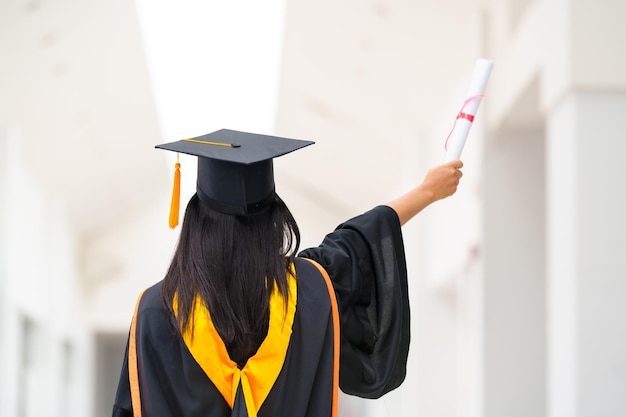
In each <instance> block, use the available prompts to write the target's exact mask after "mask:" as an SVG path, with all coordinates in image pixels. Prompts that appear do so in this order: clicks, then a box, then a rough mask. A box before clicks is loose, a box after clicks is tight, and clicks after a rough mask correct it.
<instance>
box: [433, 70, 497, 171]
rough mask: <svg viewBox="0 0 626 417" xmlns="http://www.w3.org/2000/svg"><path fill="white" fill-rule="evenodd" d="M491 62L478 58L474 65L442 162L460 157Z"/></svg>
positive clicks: (485, 83) (485, 84) (481, 95)
mask: <svg viewBox="0 0 626 417" xmlns="http://www.w3.org/2000/svg"><path fill="white" fill-rule="evenodd" d="M492 68H493V62H492V61H489V60H487V59H482V58H481V59H479V60H478V61H476V65H475V66H474V73H473V75H472V80H471V82H470V86H469V88H468V90H467V94H466V96H465V97H466V98H465V100H464V102H463V106H462V107H461V110H460V111H459V114H458V115H457V117H456V120H455V121H454V126H453V127H452V131H451V132H450V134H449V135H448V139H447V140H446V156H445V159H444V162H449V161H454V160H456V159H459V158H460V157H461V152H462V151H463V147H464V146H465V141H466V140H467V136H468V135H469V131H470V128H471V127H472V123H473V122H474V116H476V113H477V112H478V107H479V106H480V101H481V99H482V97H483V93H484V91H485V87H486V86H487V80H488V79H489V75H490V74H491V69H492Z"/></svg>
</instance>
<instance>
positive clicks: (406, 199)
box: [387, 185, 435, 226]
mask: <svg viewBox="0 0 626 417" xmlns="http://www.w3.org/2000/svg"><path fill="white" fill-rule="evenodd" d="M434 201H435V195H434V193H433V192H432V191H430V190H428V189H427V188H425V187H424V186H423V185H419V186H417V187H415V188H414V189H412V190H411V191H409V192H408V193H406V194H404V195H402V196H400V197H398V198H396V199H395V200H393V201H390V202H389V203H387V206H389V207H391V208H392V209H393V210H394V211H395V212H396V214H397V215H398V219H399V220H400V225H401V226H404V225H405V224H406V223H407V222H408V221H409V220H411V219H412V218H413V217H415V215H417V214H418V213H419V212H420V211H422V210H424V209H425V208H426V207H428V206H429V205H430V204H431V203H433V202H434Z"/></svg>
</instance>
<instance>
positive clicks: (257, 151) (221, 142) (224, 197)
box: [156, 129, 314, 215]
mask: <svg viewBox="0 0 626 417" xmlns="http://www.w3.org/2000/svg"><path fill="white" fill-rule="evenodd" d="M313 143H314V142H312V141H307V140H297V139H288V138H281V137H276V136H268V135H260V134H256V133H246V132H238V131H235V130H228V129H222V130H218V131H216V132H213V133H209V134H207V135H203V136H198V137H195V138H191V139H182V140H179V141H177V142H171V143H165V144H162V145H157V146H156V147H157V148H159V149H166V150H169V151H174V152H180V153H185V154H189V155H194V156H197V157H198V178H197V183H196V192H197V194H198V197H199V198H200V200H201V201H202V202H203V203H205V204H207V205H208V206H210V207H211V208H213V209H214V210H216V211H218V212H221V213H225V214H233V215H247V214H252V213H256V212H258V211H261V210H262V209H263V208H265V207H267V206H268V205H269V204H270V203H271V202H272V201H273V200H274V196H275V192H274V166H273V161H272V160H273V158H276V157H279V156H281V155H285V154H287V153H289V152H293V151H295V150H297V149H300V148H303V147H305V146H308V145H311V144H313Z"/></svg>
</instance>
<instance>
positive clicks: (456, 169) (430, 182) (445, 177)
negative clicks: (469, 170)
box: [420, 160, 463, 202]
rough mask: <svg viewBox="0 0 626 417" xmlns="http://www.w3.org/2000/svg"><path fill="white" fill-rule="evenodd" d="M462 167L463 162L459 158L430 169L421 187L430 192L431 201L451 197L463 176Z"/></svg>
mask: <svg viewBox="0 0 626 417" xmlns="http://www.w3.org/2000/svg"><path fill="white" fill-rule="evenodd" d="M461 168H463V162H461V161H459V160H456V161H450V162H448V163H446V164H443V165H439V166H436V167H434V168H432V169H430V170H429V171H428V173H427V174H426V177H425V178H424V181H423V182H422V184H421V185H420V188H422V189H423V190H425V191H426V192H428V193H429V195H430V196H431V197H432V200H431V202H435V201H437V200H441V199H443V198H446V197H449V196H451V195H452V194H454V193H455V192H456V189H457V187H458V185H459V180H460V179H461V177H462V176H463V172H461Z"/></svg>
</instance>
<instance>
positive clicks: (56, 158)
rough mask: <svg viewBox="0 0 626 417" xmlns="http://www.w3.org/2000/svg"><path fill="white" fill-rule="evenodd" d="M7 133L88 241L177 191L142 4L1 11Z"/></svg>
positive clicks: (10, 2)
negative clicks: (138, 9) (170, 189)
mask: <svg viewBox="0 0 626 417" xmlns="http://www.w3.org/2000/svg"><path fill="white" fill-rule="evenodd" d="M0 56H2V65H0V91H2V94H1V95H0V126H5V127H7V128H8V129H10V131H11V132H12V134H13V135H14V136H15V137H16V138H17V139H19V141H18V142H19V144H20V148H21V149H20V154H21V163H22V164H24V166H25V167H26V168H27V170H25V171H27V172H32V173H33V174H34V180H35V181H36V182H38V183H40V184H41V185H43V187H44V189H46V190H48V192H50V193H51V194H53V195H55V196H59V197H60V199H61V200H62V201H63V203H62V204H64V205H65V206H66V207H67V208H68V210H69V219H70V221H71V224H72V226H73V227H75V228H76V230H77V232H78V233H79V234H80V235H82V236H88V235H91V234H94V233H97V232H98V230H100V229H102V228H106V227H107V226H108V225H110V223H111V222H112V221H114V219H116V218H119V217H118V216H119V215H120V214H123V213H125V212H129V211H133V210H140V209H141V207H142V206H143V205H144V204H146V202H151V201H154V198H155V197H156V196H157V195H158V193H159V192H161V191H162V188H163V184H164V183H165V182H168V180H167V179H166V177H167V175H168V174H167V169H166V167H165V163H164V160H163V155H160V153H159V152H158V151H155V150H154V149H153V148H154V145H155V144H157V143H159V142H160V141H161V137H160V133H159V124H158V119H157V114H156V111H155V106H154V103H153V99H152V93H151V88H150V82H149V76H148V70H147V67H146V63H145V58H144V54H143V49H142V45H141V39H140V33H139V28H138V25H137V20H136V16H135V11H134V9H133V4H132V2H127V1H119V0H116V1H66V2H54V3H53V2H51V1H44V0H28V1H26V0H23V1H19V0H4V1H2V2H0Z"/></svg>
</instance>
